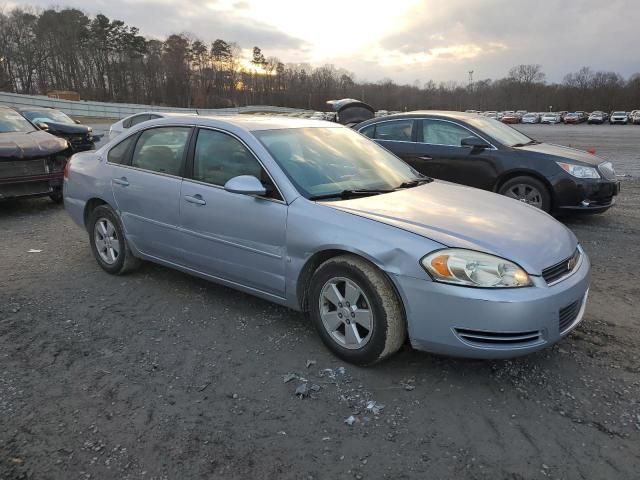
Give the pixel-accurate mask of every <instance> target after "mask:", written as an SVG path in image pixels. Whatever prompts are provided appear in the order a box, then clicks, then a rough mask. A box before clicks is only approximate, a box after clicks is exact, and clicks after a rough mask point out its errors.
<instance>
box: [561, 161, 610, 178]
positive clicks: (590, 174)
mask: <svg viewBox="0 0 640 480" xmlns="http://www.w3.org/2000/svg"><path fill="white" fill-rule="evenodd" d="M556 163H557V164H558V165H559V166H560V168H562V169H563V170H564V171H565V172H567V173H568V174H569V175H573V176H574V177H577V178H600V174H599V173H598V170H596V169H595V168H593V167H584V166H582V165H574V164H573V163H564V162H556Z"/></svg>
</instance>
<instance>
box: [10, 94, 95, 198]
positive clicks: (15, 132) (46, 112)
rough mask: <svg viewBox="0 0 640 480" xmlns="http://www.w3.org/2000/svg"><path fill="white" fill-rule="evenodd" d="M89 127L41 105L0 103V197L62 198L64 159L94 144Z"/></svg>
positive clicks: (91, 147)
mask: <svg viewBox="0 0 640 480" xmlns="http://www.w3.org/2000/svg"><path fill="white" fill-rule="evenodd" d="M97 139H98V137H96V136H94V135H93V132H92V129H91V127H88V126H86V125H81V124H80V123H79V122H77V121H74V120H72V119H71V118H70V117H69V116H68V115H66V114H64V113H63V112H61V111H59V110H56V109H53V108H44V107H23V108H12V107H6V106H0V200H6V199H10V198H24V197H39V196H49V197H50V198H51V199H52V200H53V201H54V202H58V203H59V202H61V201H62V176H63V171H64V168H65V165H66V163H67V159H68V158H69V157H70V156H71V155H72V154H73V153H76V152H81V151H85V150H91V149H94V148H95V144H94V141H95V140H97Z"/></svg>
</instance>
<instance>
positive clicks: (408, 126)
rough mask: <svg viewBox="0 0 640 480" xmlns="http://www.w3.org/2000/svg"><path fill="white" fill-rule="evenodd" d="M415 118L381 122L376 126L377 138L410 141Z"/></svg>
mask: <svg viewBox="0 0 640 480" xmlns="http://www.w3.org/2000/svg"><path fill="white" fill-rule="evenodd" d="M412 130H413V120H394V121H392V122H381V123H378V124H377V125H376V126H375V132H376V135H375V138H376V140H393V141H396V142H410V141H411V140H412Z"/></svg>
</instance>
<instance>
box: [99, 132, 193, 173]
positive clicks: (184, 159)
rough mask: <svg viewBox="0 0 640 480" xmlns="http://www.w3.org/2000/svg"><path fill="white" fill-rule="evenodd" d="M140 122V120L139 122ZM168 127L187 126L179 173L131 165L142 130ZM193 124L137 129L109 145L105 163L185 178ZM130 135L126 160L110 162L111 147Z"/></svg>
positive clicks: (125, 139)
mask: <svg viewBox="0 0 640 480" xmlns="http://www.w3.org/2000/svg"><path fill="white" fill-rule="evenodd" d="M141 123H142V122H141ZM169 127H178V128H188V129H189V136H188V137H187V142H186V143H185V149H184V153H183V154H182V160H181V162H180V172H179V173H180V174H179V175H172V174H170V173H164V172H158V171H156V170H148V169H146V168H140V167H136V166H134V165H133V154H134V152H135V150H136V146H137V145H138V141H139V140H140V136H141V135H142V134H143V133H144V132H148V131H149V130H154V129H157V128H169ZM195 127H196V126H195V125H184V124H169V125H154V126H151V127H148V128H143V129H140V130H137V131H136V132H134V133H132V134H131V135H129V136H128V137H126V138H123V139H122V141H120V142H118V143H117V144H116V145H113V146H112V147H109V150H107V153H106V155H105V158H106V160H107V163H108V164H109V165H113V166H116V167H124V168H130V169H132V170H137V171H139V172H147V173H152V174H154V175H162V176H164V177H170V178H185V173H186V165H187V162H188V154H189V147H190V145H191V139H192V138H193V136H194V131H195V130H196V128H195ZM131 137H136V138H135V139H134V141H133V144H132V145H133V147H129V150H128V152H127V161H126V163H112V162H110V161H109V153H110V152H111V150H112V149H113V148H115V147H116V146H118V145H120V144H121V143H122V142H125V141H127V140H128V139H129V138H131Z"/></svg>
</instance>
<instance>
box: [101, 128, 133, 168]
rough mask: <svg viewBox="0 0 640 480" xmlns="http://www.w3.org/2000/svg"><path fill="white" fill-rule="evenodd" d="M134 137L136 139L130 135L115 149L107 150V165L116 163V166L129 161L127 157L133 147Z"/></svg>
mask: <svg viewBox="0 0 640 480" xmlns="http://www.w3.org/2000/svg"><path fill="white" fill-rule="evenodd" d="M135 137H136V136H135V135H132V136H130V137H128V138H125V139H124V140H123V141H121V142H120V143H119V144H117V145H116V146H115V147H112V148H111V150H109V153H108V154H107V161H108V162H109V163H117V164H124V163H127V161H128V159H129V155H128V153H129V151H130V150H129V149H130V148H131V146H132V145H133V141H134V140H135Z"/></svg>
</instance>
